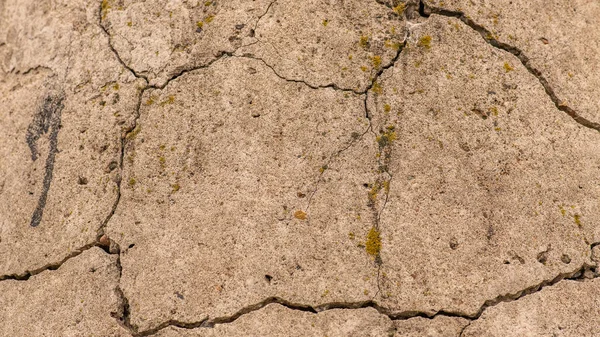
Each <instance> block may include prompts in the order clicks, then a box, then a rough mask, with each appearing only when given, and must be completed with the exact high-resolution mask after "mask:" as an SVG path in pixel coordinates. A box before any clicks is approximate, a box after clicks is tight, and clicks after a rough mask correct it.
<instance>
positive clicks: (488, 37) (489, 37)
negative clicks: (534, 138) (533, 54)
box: [419, 0, 600, 131]
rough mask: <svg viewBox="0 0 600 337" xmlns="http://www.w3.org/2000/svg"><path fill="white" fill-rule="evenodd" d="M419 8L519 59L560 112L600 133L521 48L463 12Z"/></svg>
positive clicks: (426, 13) (598, 128) (424, 5)
mask: <svg viewBox="0 0 600 337" xmlns="http://www.w3.org/2000/svg"><path fill="white" fill-rule="evenodd" d="M419 7H420V14H421V15H422V16H425V17H427V16H428V13H433V14H437V15H441V16H446V17H453V18H457V19H459V20H460V21H462V22H463V23H464V24H466V25H467V26H469V27H471V28H472V29H473V30H475V31H476V32H478V33H479V34H480V35H481V37H482V38H483V39H484V40H485V41H486V42H487V43H488V44H490V45H491V46H493V47H495V48H498V49H500V50H503V51H506V52H509V53H511V54H513V55H514V56H515V57H517V59H519V61H520V62H521V63H522V64H523V66H524V67H525V68H526V69H527V71H529V73H531V74H532V75H533V76H535V77H536V78H537V79H538V81H539V82H540V84H541V85H542V87H544V90H545V91H546V94H547V95H548V97H550V100H552V102H553V103H554V105H555V106H556V108H557V109H558V110H560V111H562V112H565V113H566V114H567V115H569V116H570V117H571V118H573V120H575V122H577V123H579V124H581V125H583V126H585V127H587V128H590V129H594V130H596V131H600V124H599V123H596V122H593V121H590V120H588V119H586V118H585V117H582V116H581V115H579V113H577V111H575V109H573V108H571V107H570V106H568V105H567V104H566V103H565V102H564V101H563V100H561V99H559V98H558V96H557V95H556V93H555V92H554V89H553V88H552V87H551V86H550V84H549V83H548V80H546V78H545V77H544V75H543V74H542V72H541V71H540V70H538V69H536V68H534V67H533V65H531V63H530V62H529V57H527V56H526V55H525V54H524V53H523V51H522V50H520V49H519V48H517V47H515V46H511V45H509V44H507V43H504V42H501V41H498V40H497V39H496V38H495V37H494V34H492V32H491V31H490V30H488V29H487V28H485V27H484V26H483V25H480V24H478V23H476V22H475V21H473V19H471V18H469V17H468V16H466V15H465V13H463V12H460V11H451V10H447V9H443V8H437V7H432V6H430V5H429V4H426V3H424V2H423V0H421V2H420V6H419Z"/></svg>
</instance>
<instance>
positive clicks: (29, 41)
mask: <svg viewBox="0 0 600 337" xmlns="http://www.w3.org/2000/svg"><path fill="white" fill-rule="evenodd" d="M92 4H93V3H92ZM90 8H94V9H96V10H95V11H94V10H91V9H90ZM98 9H99V8H98V7H96V6H91V4H90V3H81V4H79V3H78V4H75V3H65V4H50V3H49V2H43V3H39V2H38V1H29V2H27V1H11V2H6V3H5V5H4V10H3V12H2V13H1V14H0V15H1V16H0V32H1V33H0V34H1V35H3V37H2V39H4V40H5V41H7V42H6V44H5V45H3V46H2V49H1V50H0V52H2V53H3V54H4V57H3V58H2V69H3V71H6V72H9V73H7V74H6V75H3V76H2V77H1V78H0V105H1V106H2V113H1V114H0V142H1V143H2V147H0V154H1V156H2V160H0V256H2V259H0V278H2V277H4V276H5V275H18V276H23V275H24V274H26V272H27V271H32V272H35V271H37V270H39V269H40V268H43V267H44V266H46V265H48V264H55V263H58V262H59V261H61V260H63V259H64V258H66V257H67V256H68V255H70V254H72V253H73V252H74V251H76V250H77V249H78V248H80V247H83V246H85V245H88V244H91V243H92V242H94V240H95V239H96V235H97V230H98V229H99V228H100V227H101V226H102V225H103V223H104V221H106V219H107V217H108V216H109V214H110V213H111V211H112V209H113V207H114V205H115V202H116V200H117V195H118V186H117V185H118V179H119V170H118V167H119V162H120V154H121V137H122V134H123V132H124V131H125V130H127V129H128V128H131V127H132V125H133V120H134V117H135V112H136V105H137V102H138V96H139V86H140V85H142V84H143V81H141V80H137V79H135V77H133V76H132V74H131V73H129V72H128V71H127V70H126V69H125V68H123V67H122V66H121V65H120V63H119V62H118V60H117V59H116V58H115V56H114V54H112V52H111V51H110V49H109V46H108V39H107V38H106V36H105V35H103V33H102V31H101V29H100V28H99V27H98V25H97V24H96V19H97V15H98Z"/></svg>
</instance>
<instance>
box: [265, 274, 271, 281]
mask: <svg viewBox="0 0 600 337" xmlns="http://www.w3.org/2000/svg"><path fill="white" fill-rule="evenodd" d="M272 279H273V276H271V275H268V274H267V275H265V280H267V282H269V283H271V280H272Z"/></svg>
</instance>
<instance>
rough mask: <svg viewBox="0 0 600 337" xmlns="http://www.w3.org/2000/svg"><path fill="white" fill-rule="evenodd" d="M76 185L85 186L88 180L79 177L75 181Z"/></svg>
mask: <svg viewBox="0 0 600 337" xmlns="http://www.w3.org/2000/svg"><path fill="white" fill-rule="evenodd" d="M77 183H78V184H79V185H87V183H88V179H87V178H86V177H79V179H77Z"/></svg>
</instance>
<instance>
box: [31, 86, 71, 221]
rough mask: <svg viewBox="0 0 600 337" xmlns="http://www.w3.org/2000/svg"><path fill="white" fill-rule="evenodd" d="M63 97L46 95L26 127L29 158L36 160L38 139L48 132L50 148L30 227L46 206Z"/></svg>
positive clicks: (39, 217) (38, 218)
mask: <svg viewBox="0 0 600 337" xmlns="http://www.w3.org/2000/svg"><path fill="white" fill-rule="evenodd" d="M63 99H64V96H63V95H62V94H58V95H48V96H46V98H45V99H44V102H43V103H42V106H41V108H40V110H39V112H38V113H37V114H36V115H35V116H34V117H33V121H32V122H31V124H29V127H28V128H27V135H26V140H27V145H29V149H30V150H31V160H33V161H36V160H37V158H38V156H39V152H38V148H37V142H38V140H39V139H40V137H41V136H42V135H44V134H47V133H48V132H50V134H49V136H48V138H49V143H50V149H49V151H48V157H47V158H46V167H45V174H44V183H43V185H42V193H41V194H40V199H39V200H38V204H37V207H36V208H35V211H34V212H33V215H32V216H31V223H30V225H31V226H32V227H37V226H38V225H39V224H40V222H41V221H42V215H43V214H44V207H46V199H47V198H48V191H49V190H50V183H51V182H52V173H53V171H54V160H55V158H56V152H58V131H59V129H60V116H61V113H62V110H63V108H64V105H63Z"/></svg>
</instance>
